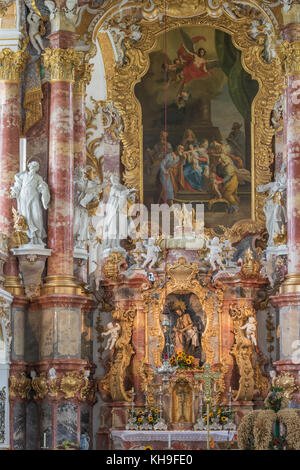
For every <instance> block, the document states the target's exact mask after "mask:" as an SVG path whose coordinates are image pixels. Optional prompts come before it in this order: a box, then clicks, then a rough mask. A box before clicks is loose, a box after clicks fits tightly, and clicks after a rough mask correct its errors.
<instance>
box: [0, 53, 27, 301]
mask: <svg viewBox="0 0 300 470" xmlns="http://www.w3.org/2000/svg"><path fill="white" fill-rule="evenodd" d="M25 64H26V55H24V54H22V53H21V52H20V51H16V52H13V51H11V50H10V49H4V50H2V51H0V65H1V67H0V230H1V231H2V232H3V233H5V234H6V235H8V236H10V235H11V234H12V232H13V217H12V207H15V208H16V200H15V199H10V198H9V192H10V187H11V186H12V185H13V183H14V175H15V174H16V173H18V172H19V171H20V165H19V140H20V131H21V130H20V128H21V83H20V80H21V73H22V71H23V70H24V67H25ZM4 274H5V276H6V283H5V287H6V288H7V289H9V290H10V291H11V292H12V293H21V291H20V287H18V286H20V283H19V281H18V276H19V271H18V265H17V260H16V258H15V257H14V256H13V255H12V254H10V255H9V258H8V260H7V262H6V263H5V265H4ZM19 291H20V292H19Z"/></svg>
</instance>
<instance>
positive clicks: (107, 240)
mask: <svg viewBox="0 0 300 470" xmlns="http://www.w3.org/2000/svg"><path fill="white" fill-rule="evenodd" d="M110 184H111V188H110V192H109V197H108V201H107V203H106V204H105V213H104V217H103V223H102V226H103V231H102V247H103V249H104V250H106V249H112V250H121V246H120V240H122V239H126V238H127V236H128V218H127V200H128V197H129V195H130V194H131V193H133V192H135V189H134V188H131V189H128V188H126V186H123V185H122V184H121V183H120V179H119V176H118V175H111V177H110Z"/></svg>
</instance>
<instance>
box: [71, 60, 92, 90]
mask: <svg viewBox="0 0 300 470" xmlns="http://www.w3.org/2000/svg"><path fill="white" fill-rule="evenodd" d="M93 67H94V64H88V63H87V62H84V63H82V64H80V65H78V67H76V70H75V83H74V93H77V94H81V95H82V94H85V89H86V85H87V84H88V83H89V82H90V81H91V76H92V71H93Z"/></svg>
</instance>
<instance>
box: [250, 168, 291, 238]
mask: <svg viewBox="0 0 300 470" xmlns="http://www.w3.org/2000/svg"><path fill="white" fill-rule="evenodd" d="M286 186H287V173H286V164H284V165H283V166H282V169H281V172H280V173H279V176H278V177H277V178H276V181H273V182H271V183H268V184H263V185H261V186H257V191H258V192H260V193H261V192H267V193H268V196H267V197H266V199H265V205H264V213H265V216H266V227H267V231H268V234H269V240H268V246H269V247H271V246H274V245H276V244H277V243H276V237H277V238H278V236H280V235H283V234H284V232H285V230H286V223H287V214H286V207H285V195H286Z"/></svg>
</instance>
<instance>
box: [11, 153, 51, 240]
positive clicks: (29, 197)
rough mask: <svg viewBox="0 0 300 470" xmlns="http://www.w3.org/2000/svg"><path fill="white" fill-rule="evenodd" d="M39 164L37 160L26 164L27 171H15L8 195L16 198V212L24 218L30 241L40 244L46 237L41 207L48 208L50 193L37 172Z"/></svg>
mask: <svg viewBox="0 0 300 470" xmlns="http://www.w3.org/2000/svg"><path fill="white" fill-rule="evenodd" d="M39 169H40V165H39V163H38V162H37V161H32V162H30V163H29V164H28V171H23V172H22V173H17V174H16V175H15V183H14V185H13V186H12V187H11V188H10V197H11V198H16V199H17V203H18V213H19V214H20V215H23V216H24V217H25V219H26V222H27V225H28V230H27V231H26V234H27V236H28V238H29V240H30V243H33V244H34V245H42V246H43V247H44V246H45V244H44V243H43V239H44V238H45V237H46V235H47V234H46V231H45V229H44V225H43V208H42V205H43V207H44V209H45V210H47V209H48V204H49V202H50V193H49V187H48V185H47V183H46V182H45V181H44V180H43V178H42V177H41V176H40V175H38V174H37V172H38V171H39Z"/></svg>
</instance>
